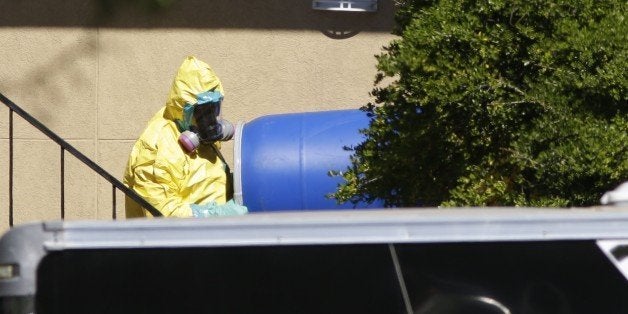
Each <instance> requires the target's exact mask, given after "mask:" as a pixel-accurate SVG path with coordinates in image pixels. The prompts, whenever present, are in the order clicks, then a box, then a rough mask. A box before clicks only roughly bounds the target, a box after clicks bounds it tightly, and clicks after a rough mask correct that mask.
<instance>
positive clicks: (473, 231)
mask: <svg viewBox="0 0 628 314" xmlns="http://www.w3.org/2000/svg"><path fill="white" fill-rule="evenodd" d="M44 226H45V231H46V232H50V233H54V234H55V236H54V237H51V238H50V240H48V241H46V242H45V243H44V246H45V248H46V249H47V250H64V249H83V248H148V247H203V246H209V247H211V246H246V245H310V244H353V243H365V244H366V243H438V242H473V241H475V242H489V241H549V240H599V239H628V208H616V207H606V208H604V207H595V208H586V209H540V208H482V209H480V208H460V209H396V210H355V211H311V212H302V211H301V212H274V213H252V214H248V215H244V216H237V217H216V218H213V219H134V220H123V221H66V222H53V223H45V224H44Z"/></svg>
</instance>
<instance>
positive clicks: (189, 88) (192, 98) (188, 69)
mask: <svg viewBox="0 0 628 314" xmlns="http://www.w3.org/2000/svg"><path fill="white" fill-rule="evenodd" d="M209 90H215V91H219V92H220V93H222V94H223V95H224V94H225V93H224V91H223V89H222V84H221V83H220V79H218V76H216V73H214V70H212V68H211V67H209V65H208V64H207V63H205V62H203V61H201V60H198V59H196V58H195V57H193V56H189V57H187V58H186V59H185V60H184V61H183V64H181V66H180V67H179V71H178V72H177V75H176V76H175V79H174V82H173V83H172V87H171V89H170V94H169V95H168V100H167V101H166V110H165V112H164V118H166V119H169V120H172V121H177V120H182V119H183V107H184V106H185V104H186V103H190V104H194V103H196V95H198V94H200V93H202V92H206V91H209Z"/></svg>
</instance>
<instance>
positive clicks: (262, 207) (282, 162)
mask: <svg viewBox="0 0 628 314" xmlns="http://www.w3.org/2000/svg"><path fill="white" fill-rule="evenodd" d="M368 122H369V119H368V117H367V116H366V113H364V112H362V111H360V110H335V111H323V112H308V113H295V114H278V115H269V116H264V117H260V118H257V119H255V120H253V121H250V122H247V123H244V124H243V123H240V124H239V125H238V127H237V128H238V130H237V131H236V138H235V144H234V164H235V167H234V198H235V199H236V202H238V203H240V204H244V205H245V206H247V207H248V209H249V211H251V212H258V211H285V210H325V209H354V208H379V207H382V203H381V202H380V203H377V202H376V203H374V204H365V203H364V204H357V205H353V204H351V203H345V204H337V202H336V200H335V199H330V198H328V197H326V195H328V194H330V193H333V192H335V191H336V189H337V187H338V184H340V183H341V182H342V181H343V179H342V177H337V176H336V177H332V176H330V175H329V171H330V170H340V171H344V170H346V169H347V167H348V166H349V165H350V160H349V156H350V155H351V151H348V150H346V149H345V147H351V146H354V145H357V144H359V143H360V142H362V141H363V139H364V136H363V135H362V134H360V133H359V130H360V129H363V128H366V127H368Z"/></svg>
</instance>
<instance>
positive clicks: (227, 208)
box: [123, 56, 247, 218]
mask: <svg viewBox="0 0 628 314" xmlns="http://www.w3.org/2000/svg"><path fill="white" fill-rule="evenodd" d="M223 97H224V91H223V89H222V84H221V83H220V80H219V79H218V77H217V76H216V74H215V73H214V71H213V70H212V69H211V68H210V66H209V65H208V64H206V63H205V62H203V61H200V60H198V59H196V58H195V57H192V56H190V57H187V58H186V59H185V60H184V61H183V64H181V67H180V68H179V70H178V72H177V74H176V77H175V79H174V82H173V84H172V88H171V90H170V94H169V96H168V100H167V101H166V104H165V106H164V107H163V108H161V109H160V110H159V111H158V112H157V113H156V114H155V115H154V116H153V117H152V118H151V119H150V121H149V122H148V126H147V127H146V129H145V130H144V132H143V133H142V134H141V135H140V137H139V139H138V140H137V142H136V143H135V145H134V146H133V149H132V151H131V155H130V157H129V161H128V163H127V167H126V171H125V173H124V180H123V181H124V184H125V185H126V186H128V187H129V188H130V189H132V190H134V191H135V192H136V193H137V194H138V195H139V196H141V197H143V198H144V199H145V200H146V201H147V202H148V203H149V204H151V205H153V206H154V207H155V208H156V209H157V210H158V211H159V212H161V214H162V215H163V216H165V217H209V216H222V215H238V214H245V213H246V212H247V209H246V207H244V206H240V205H237V204H235V203H234V202H233V200H229V199H228V195H227V193H228V191H229V186H228V182H227V178H228V176H229V170H228V169H229V168H228V166H227V164H226V162H225V161H224V158H222V155H221V154H220V150H219V148H220V147H219V145H220V143H219V142H220V141H226V140H230V139H231V138H232V137H233V133H234V128H233V125H232V124H231V123H229V122H228V121H227V120H224V119H222V118H221V116H220V107H221V104H222V100H223ZM126 216H127V218H135V217H147V216H149V217H150V216H152V215H151V214H150V213H149V212H148V211H147V210H145V209H143V208H142V207H140V206H139V205H138V204H137V203H136V202H135V201H133V200H131V199H130V198H128V197H127V198H126Z"/></svg>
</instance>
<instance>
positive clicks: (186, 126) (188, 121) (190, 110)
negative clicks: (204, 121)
mask: <svg viewBox="0 0 628 314" xmlns="http://www.w3.org/2000/svg"><path fill="white" fill-rule="evenodd" d="M193 115H194V105H192V104H185V107H183V120H177V121H176V123H177V127H178V128H179V131H180V132H183V131H188V130H190V126H191V125H192V116H193Z"/></svg>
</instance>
